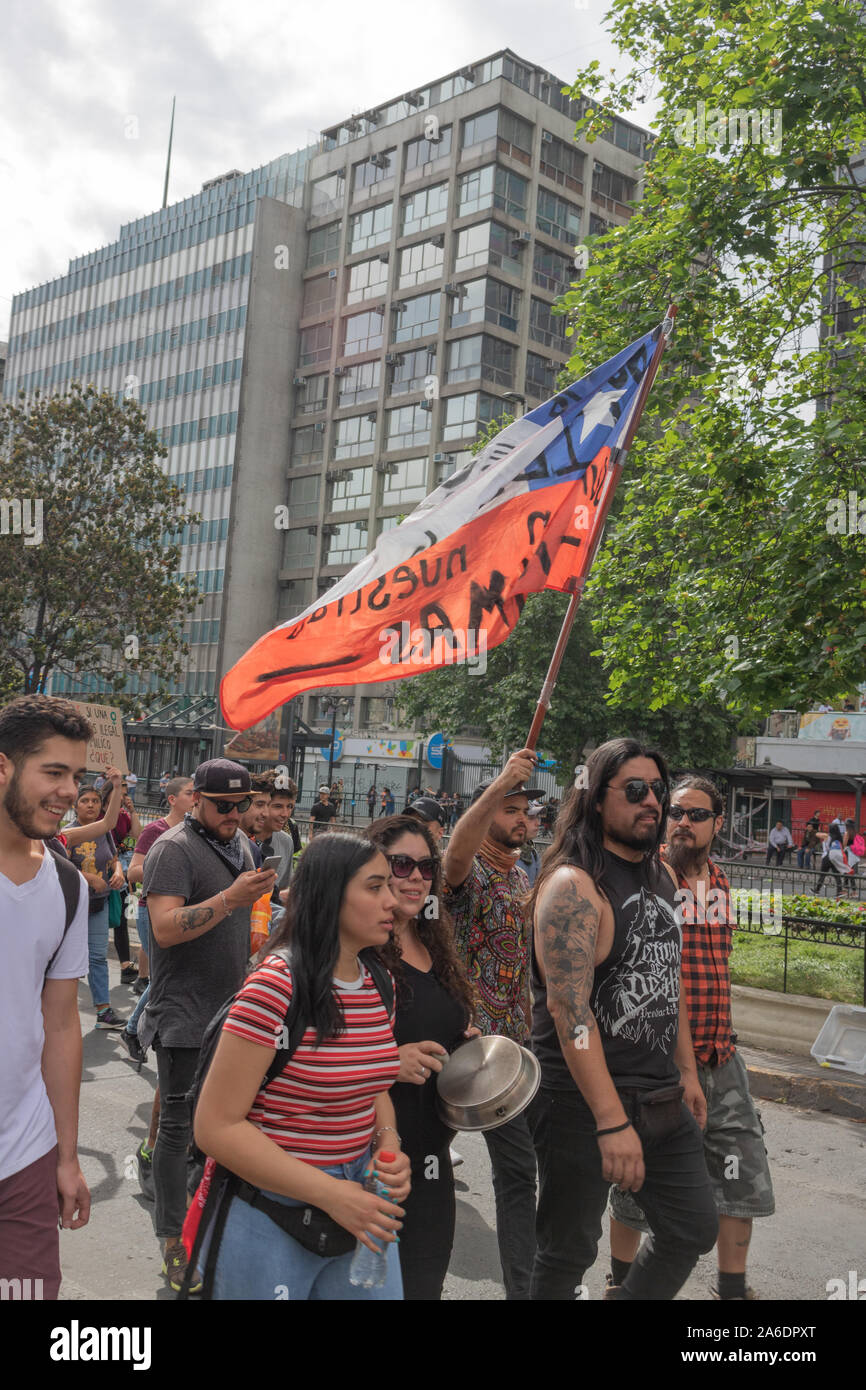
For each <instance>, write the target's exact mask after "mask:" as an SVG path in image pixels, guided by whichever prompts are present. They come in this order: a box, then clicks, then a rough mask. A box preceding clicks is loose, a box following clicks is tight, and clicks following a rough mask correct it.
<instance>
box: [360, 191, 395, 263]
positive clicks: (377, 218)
mask: <svg viewBox="0 0 866 1390" xmlns="http://www.w3.org/2000/svg"><path fill="white" fill-rule="evenodd" d="M393 211H394V209H393V205H392V204H391V203H383V204H382V205H381V206H380V207H378V208H367V209H366V210H365V211H364V212H356V213H355V215H354V217H351V218H350V219H349V254H350V255H351V254H352V253H353V252H355V251H370V250H372V248H373V247H374V246H381V245H382V244H383V243H384V242H386V241H390V240H391V221H392V216H393Z"/></svg>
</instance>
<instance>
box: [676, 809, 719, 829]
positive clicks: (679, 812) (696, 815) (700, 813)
mask: <svg viewBox="0 0 866 1390" xmlns="http://www.w3.org/2000/svg"><path fill="white" fill-rule="evenodd" d="M668 815H669V816H670V818H671V820H682V818H683V816H688V818H689V820H690V821H691V822H692V824H693V825H694V824H695V823H697V822H700V821H702V820H709V819H710V816H712V815H713V812H712V811H708V810H707V808H706V806H670V807H669V808H668Z"/></svg>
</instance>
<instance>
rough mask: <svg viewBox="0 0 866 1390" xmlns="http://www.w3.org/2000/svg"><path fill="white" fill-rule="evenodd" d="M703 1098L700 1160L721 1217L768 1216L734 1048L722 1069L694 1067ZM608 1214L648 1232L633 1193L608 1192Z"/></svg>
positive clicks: (758, 1131) (767, 1183)
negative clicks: (704, 1124)
mask: <svg viewBox="0 0 866 1390" xmlns="http://www.w3.org/2000/svg"><path fill="white" fill-rule="evenodd" d="M698 1076H699V1077H700V1082H701V1087H702V1089H703V1092H704V1095H705V1096H706V1098H707V1127H706V1129H705V1130H704V1158H705V1159H706V1162H707V1171H708V1173H709V1175H710V1184H711V1186H712V1189H713V1197H714V1199H715V1203H716V1206H717V1208H718V1211H719V1215H720V1216H738V1217H741V1218H745V1219H750V1218H751V1217H753V1216H772V1215H773V1212H774V1211H775V1210H776V1203H775V1199H774V1197H773V1182H772V1179H771V1177H770V1167H769V1164H768V1162H767V1150H766V1148H765V1146H764V1126H763V1125H762V1124H761V1116H760V1114H759V1112H758V1111H757V1110H756V1109H755V1104H754V1101H753V1100H752V1097H751V1095H750V1094H749V1077H748V1073H747V1071H746V1064H745V1062H744V1061H743V1060H742V1058H741V1057H740V1054H739V1053H738V1052H735V1053H734V1055H733V1057H731V1058H730V1059H729V1061H727V1062H725V1063H724V1064H723V1065H722V1066H720V1067H702V1066H700V1064H699V1065H698ZM610 1210H611V1215H613V1216H615V1217H616V1219H617V1221H621V1222H622V1223H623V1225H624V1226H630V1227H631V1228H632V1230H635V1231H649V1226H648V1225H647V1221H646V1217H645V1216H644V1214H643V1211H642V1209H641V1206H640V1194H638V1197H637V1199H636V1198H635V1195H634V1193H632V1192H620V1190H619V1188H618V1187H612V1188H611V1190H610Z"/></svg>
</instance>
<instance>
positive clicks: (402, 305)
mask: <svg viewBox="0 0 866 1390" xmlns="http://www.w3.org/2000/svg"><path fill="white" fill-rule="evenodd" d="M391 307H392V309H393V310H394V313H395V314H402V313H404V312H405V310H406V309H407V308H408V307H409V301H408V299H400V300H398V301H397V303H396V304H392V306H391Z"/></svg>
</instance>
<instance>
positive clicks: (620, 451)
mask: <svg viewBox="0 0 866 1390" xmlns="http://www.w3.org/2000/svg"><path fill="white" fill-rule="evenodd" d="M676 314H677V306H676V304H669V305H668V311H667V313H666V314H665V317H664V319H663V320H662V325H661V331H660V332H659V339H658V342H657V343H656V345H655V349H654V351H653V355H652V357H651V358H650V364H649V367H648V368H647V371H646V375H645V377H644V379H643V381H642V382H641V385H640V390H639V391H638V394H637V399H636V400H635V403H634V409H633V411H632V415H631V419H630V421H629V423H628V426H627V428H626V432H625V435H624V436H623V441H622V444H620V445H619V446H618V447H617V448H616V449H614V451H613V453H612V454H611V456H610V460H609V462H608V467H607V477H606V479H605V484H604V495H603V497H602V499H601V502H600V504H599V513H600V516H598V515H597V517H596V527H595V536H594V539H593V540H592V542H591V543H590V545H589V546H588V548H587V551H586V553H585V555H584V561H583V573H582V574H581V575H580V576H579V577H578V578H577V579H576V580H575V588H574V592H573V593H572V595H571V599H570V600H569V604H568V609H567V610H566V614H565V617H564V618H563V620H562V627H561V628H560V630H559V636H558V638H557V639H556V646H555V647H554V649H553V655H552V657H551V658H550V665H549V666H548V668H547V675H546V676H545V678H544V684H543V685H542V687H541V694H540V695H539V697H538V704H537V705H536V706H535V714H534V715H533V718H532V724H531V726H530V730H529V736H528V738H527V740H526V747H527V748H535V747H537V744H538V738H539V735H540V733H541V726H542V724H543V723H544V717H545V715H546V714H547V711H548V709H549V708H550V701H551V698H552V696H553V691H554V687H555V685H556V681H557V677H558V676H559V668H560V666H561V665H562V658H563V657H564V656H565V649H566V647H567V645H568V639H569V637H570V636H571V629H572V627H573V626H574V619H575V616H576V614H577V605H578V604H579V603H580V600H581V596H582V594H583V589H584V585H585V584H586V579H587V575H588V574H589V571H590V569H591V568H592V562H593V560H594V559H595V555H596V551H597V550H598V547H599V545H600V543H601V537H602V532H603V530H604V524H605V521H606V520H607V514H608V511H609V510H610V504H611V502H612V500H613V495H614V493H615V492H616V489H617V485H618V483H619V479H620V475H621V473H622V470H623V467H624V465H625V461H626V458H627V457H628V451H629V449H630V448H631V445H632V440H633V439H634V437H635V434H636V433H637V428H638V425H639V424H640V422H641V416H642V415H643V412H644V407H645V406H646V402H647V397H648V396H649V393H650V391H651V389H652V385H653V382H654V381H655V379H656V374H657V372H658V369H659V364H660V363H661V360H662V353H663V352H664V350H665V347H666V346H667V342H668V339H669V338H670V335H671V331H672V329H673V326H674V319H675V318H676Z"/></svg>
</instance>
